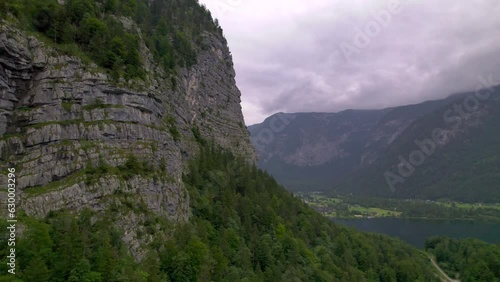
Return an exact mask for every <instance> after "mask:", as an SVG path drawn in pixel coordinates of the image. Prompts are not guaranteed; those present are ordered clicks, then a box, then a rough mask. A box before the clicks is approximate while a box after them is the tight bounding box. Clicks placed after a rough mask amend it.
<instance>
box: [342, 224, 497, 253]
mask: <svg viewBox="0 0 500 282" xmlns="http://www.w3.org/2000/svg"><path fill="white" fill-rule="evenodd" d="M333 221H334V222H335V223H338V224H341V225H345V226H350V227H354V228H356V229H358V230H360V231H364V232H377V233H383V234H387V235H389V236H394V237H399V238H400V239H401V240H403V241H406V242H408V243H410V244H411V245H413V246H415V247H417V248H424V244H425V239H426V238H427V237H430V236H436V235H439V236H448V237H452V238H460V239H461V238H469V237H470V238H476V239H480V240H483V241H486V242H489V243H494V244H498V243H500V223H489V222H475V221H464V220H432V219H404V218H372V219H333Z"/></svg>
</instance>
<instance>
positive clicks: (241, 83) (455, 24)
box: [200, 0, 500, 125]
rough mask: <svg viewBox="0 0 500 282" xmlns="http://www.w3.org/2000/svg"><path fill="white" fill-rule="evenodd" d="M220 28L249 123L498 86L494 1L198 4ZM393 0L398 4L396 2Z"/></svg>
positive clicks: (498, 14) (232, 0) (499, 31)
mask: <svg viewBox="0 0 500 282" xmlns="http://www.w3.org/2000/svg"><path fill="white" fill-rule="evenodd" d="M200 2H201V3H202V4H206V6H207V7H208V8H209V9H210V11H211V12H212V15H213V16H214V17H215V18H218V19H219V22H220V24H221V26H222V28H223V29H224V33H225V36H226V38H227V40H228V43H229V48H230V49H231V52H232V54H233V59H234V64H235V69H236V80H237V85H238V87H239V88H240V90H241V92H242V107H243V114H244V116H245V122H246V124H247V125H251V124H254V123H259V122H262V121H263V120H264V119H265V118H266V117H267V116H269V115H272V114H274V113H276V112H336V111H341V110H344V109H349V108H351V109H373V108H382V107H387V106H395V105H402V104H409V103H416V102H421V101H424V100H428V99H434V98H441V97H445V96H447V95H448V94H451V93H455V92H460V91H464V90H474V89H475V88H476V86H477V85H478V83H479V79H478V76H479V75H482V76H484V77H487V76H488V75H490V74H491V75H493V78H494V80H495V81H497V82H498V83H499V84H500V1H497V0H468V1H456V0H440V1H433V0H401V1H397V0H396V1H385V0H377V1H366V0H310V1H304V0H200ZM398 3H399V4H398Z"/></svg>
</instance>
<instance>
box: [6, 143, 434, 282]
mask: <svg viewBox="0 0 500 282" xmlns="http://www.w3.org/2000/svg"><path fill="white" fill-rule="evenodd" d="M202 141H203V140H202ZM202 143H203V145H200V155H199V157H197V158H196V159H195V160H193V161H192V162H191V163H190V167H189V171H190V173H188V174H186V175H185V176H184V182H185V184H186V186H187V187H188V190H189V193H190V198H191V201H190V203H191V209H192V216H191V218H190V220H189V222H186V223H184V224H178V225H175V226H173V225H172V224H171V223H169V222H168V221H167V220H165V219H162V218H158V217H155V216H154V215H150V217H149V218H148V222H150V224H149V225H148V226H149V228H148V229H147V230H148V231H147V232H148V234H149V235H151V236H153V237H154V240H153V242H152V243H151V245H150V251H149V252H148V254H147V255H146V256H145V258H144V259H143V260H142V262H140V263H137V262H135V260H134V259H133V257H132V256H131V255H130V254H129V252H128V251H127V249H126V247H125V246H124V244H123V242H122V240H121V239H120V238H121V236H122V235H123V234H122V233H121V232H122V231H120V230H119V229H118V228H116V227H113V228H110V227H111V226H113V224H112V221H113V218H115V217H116V216H117V215H118V212H119V211H118V210H117V209H113V208H111V209H110V210H108V211H106V212H105V213H104V215H102V213H100V214H99V215H98V214H96V213H95V212H91V211H85V212H82V213H80V214H79V215H75V214H70V213H68V212H52V213H50V214H49V215H48V216H47V217H46V218H44V219H35V218H31V217H27V216H22V222H23V225H25V231H24V233H23V236H21V237H20V238H19V241H18V245H17V249H18V251H17V255H18V257H17V259H18V263H19V269H18V274H17V275H16V277H18V278H19V279H18V280H17V281H39V282H43V281H200V280H205V281H433V280H435V279H436V277H435V276H434V274H433V269H432V267H431V266H430V262H429V260H428V259H427V257H426V256H425V255H424V254H422V253H421V252H419V251H418V250H416V249H414V248H412V247H410V246H409V245H407V244H406V243H403V242H402V241H399V240H396V239H391V238H389V237H386V236H383V235H375V234H363V233H361V232H357V231H354V230H352V229H348V228H344V227H340V226H337V225H335V224H334V223H333V222H331V221H330V220H328V219H327V218H325V217H323V216H321V215H319V214H318V213H316V212H315V211H314V210H312V209H311V208H310V207H308V206H307V205H305V204H304V203H302V201H301V200H300V199H298V198H295V197H294V196H293V195H292V194H291V193H289V192H287V191H285V189H284V188H283V187H281V186H279V185H278V184H277V183H276V181H275V180H274V179H273V178H272V177H270V176H269V175H267V174H266V173H265V172H262V171H260V170H259V169H257V168H256V167H255V166H254V165H250V164H248V163H247V162H246V161H245V160H243V159H241V158H237V157H235V156H233V155H232V154H231V153H230V152H228V151H224V150H222V149H220V148H217V147H216V146H213V145H209V144H208V142H205V141H203V142H202ZM138 173H140V172H138ZM131 208H134V207H131ZM2 228H4V226H2ZM145 235H146V234H145ZM165 238H168V240H166V239H165ZM6 239H7V238H6V237H3V238H2V241H1V242H0V245H1V246H2V250H1V251H0V255H1V256H2V257H3V258H5V256H6V254H7V249H5V246H7V244H6V241H5V240H6ZM0 267H1V270H0V271H2V273H5V272H4V271H6V264H5V263H2V264H1V266H0ZM125 277H126V278H125ZM11 278H12V277H10V276H4V277H3V280H2V281H12V280H9V279H11Z"/></svg>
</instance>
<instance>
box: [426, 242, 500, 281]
mask: <svg viewBox="0 0 500 282" xmlns="http://www.w3.org/2000/svg"><path fill="white" fill-rule="evenodd" d="M425 249H426V250H427V251H429V252H430V253H432V254H433V255H434V256H435V258H436V261H437V262H438V263H439V266H440V267H441V268H443V269H444V270H445V271H446V272H447V273H449V274H452V275H451V276H452V277H453V276H454V277H455V278H457V279H460V281H464V282H468V281H491V282H495V281H500V260H499V259H500V245H491V244H487V243H485V242H482V241H479V240H476V239H466V240H456V239H451V238H447V237H433V238H429V239H427V241H426V242H425Z"/></svg>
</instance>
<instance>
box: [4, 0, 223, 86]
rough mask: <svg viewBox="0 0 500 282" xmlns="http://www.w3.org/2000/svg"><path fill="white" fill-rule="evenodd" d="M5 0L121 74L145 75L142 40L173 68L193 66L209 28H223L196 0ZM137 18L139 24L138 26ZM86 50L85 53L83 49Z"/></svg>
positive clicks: (26, 19) (67, 48)
mask: <svg viewBox="0 0 500 282" xmlns="http://www.w3.org/2000/svg"><path fill="white" fill-rule="evenodd" d="M65 2H66V3H65V4H64V5H61V4H59V3H58V1H56V0H48V1H46V0H35V1H29V2H28V1H16V0H4V1H2V3H1V6H0V14H1V15H3V16H4V17H5V16H14V17H16V18H17V19H18V20H20V21H21V23H22V24H23V25H25V28H27V29H28V30H32V31H34V32H40V33H42V34H44V35H45V36H46V38H47V39H48V40H50V41H51V42H52V43H54V44H57V46H58V49H60V50H61V51H63V52H65V53H67V54H68V55H77V56H80V57H81V56H82V55H83V56H85V57H88V59H91V60H92V61H94V62H96V63H97V64H98V65H99V66H101V67H103V68H105V69H107V70H108V71H109V72H110V74H111V75H112V76H113V77H114V78H116V79H118V78H119V77H125V78H127V79H130V78H142V79H144V78H145V72H144V70H143V67H142V63H144V62H141V57H140V46H139V45H140V44H141V43H142V41H143V42H144V43H145V44H146V46H147V47H148V48H149V50H150V51H151V52H152V54H153V55H154V59H155V61H156V62H157V63H158V64H159V65H160V66H162V67H163V68H164V70H165V71H166V73H167V74H170V73H173V72H175V71H176V67H178V66H180V67H183V66H187V67H190V66H193V65H194V64H196V62H197V54H196V48H195V47H194V46H192V42H196V45H201V43H202V38H201V33H202V32H203V31H211V32H218V33H220V34H222V29H221V28H220V27H219V26H218V25H217V24H215V23H214V22H213V19H212V16H211V14H210V12H209V11H208V10H207V9H206V8H205V7H204V6H203V7H202V6H200V5H199V4H198V1H196V0H185V1H163V0H161V1H159V0H155V1H142V0H126V1H119V0H99V1H93V0H69V1H65ZM133 24H135V25H136V26H137V27H138V28H139V30H135V26H134V25H133ZM81 53H83V54H81Z"/></svg>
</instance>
